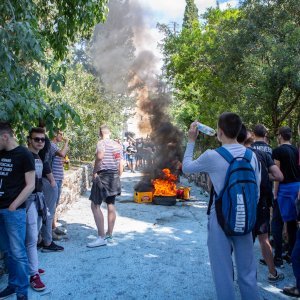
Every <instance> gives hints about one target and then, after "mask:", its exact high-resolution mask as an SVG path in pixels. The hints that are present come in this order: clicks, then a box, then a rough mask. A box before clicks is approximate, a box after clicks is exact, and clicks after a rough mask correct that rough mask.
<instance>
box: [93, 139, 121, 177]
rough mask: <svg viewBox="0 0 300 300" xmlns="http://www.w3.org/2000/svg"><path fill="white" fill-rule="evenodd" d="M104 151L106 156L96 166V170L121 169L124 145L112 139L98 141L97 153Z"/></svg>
mask: <svg viewBox="0 0 300 300" xmlns="http://www.w3.org/2000/svg"><path fill="white" fill-rule="evenodd" d="M98 152H104V157H103V159H102V160H101V161H99V162H98V164H97V165H96V166H95V172H99V171H103V170H113V171H117V170H119V163H120V159H122V154H123V153H122V152H123V151H122V146H121V145H120V144H118V143H117V142H115V141H114V140H111V139H105V140H101V141H99V142H98V144H97V147H96V154H97V153H98Z"/></svg>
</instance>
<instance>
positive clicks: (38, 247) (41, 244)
mask: <svg viewBox="0 0 300 300" xmlns="http://www.w3.org/2000/svg"><path fill="white" fill-rule="evenodd" d="M36 247H37V249H38V250H40V249H41V248H43V247H44V242H43V240H41V241H40V242H39V243H37V245H36Z"/></svg>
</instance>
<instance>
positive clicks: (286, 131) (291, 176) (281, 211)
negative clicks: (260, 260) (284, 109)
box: [272, 127, 300, 262]
mask: <svg viewBox="0 0 300 300" xmlns="http://www.w3.org/2000/svg"><path fill="white" fill-rule="evenodd" d="M291 137H292V131H291V129H290V128H289V127H281V128H280V129H279V131H278V135H277V139H278V142H279V144H280V146H279V147H277V148H276V149H274V151H273V159H274V161H275V163H276V165H277V166H278V167H279V168H280V170H281V172H282V173H283V176H284V180H283V181H282V182H280V183H278V182H275V184H274V206H273V219H272V231H273V237H274V244H275V258H278V259H282V229H283V222H286V224H287V233H288V244H289V249H288V253H287V255H286V256H285V257H283V258H285V259H286V261H287V262H290V256H291V253H292V251H293V247H294V244H295V240H296V232H297V221H296V219H297V213H296V206H295V200H296V198H297V194H298V191H299V187H300V169H299V152H298V149H297V148H296V147H295V146H293V145H292V144H291V142H290V140H291Z"/></svg>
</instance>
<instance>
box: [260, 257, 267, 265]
mask: <svg viewBox="0 0 300 300" xmlns="http://www.w3.org/2000/svg"><path fill="white" fill-rule="evenodd" d="M259 263H260V264H261V265H263V266H266V265H267V263H266V261H265V260H264V259H263V258H261V259H260V260H259Z"/></svg>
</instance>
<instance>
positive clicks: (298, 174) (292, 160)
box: [273, 144, 300, 183]
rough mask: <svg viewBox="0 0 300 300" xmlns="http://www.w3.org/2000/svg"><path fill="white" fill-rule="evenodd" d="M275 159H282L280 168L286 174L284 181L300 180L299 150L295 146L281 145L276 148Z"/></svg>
mask: <svg viewBox="0 0 300 300" xmlns="http://www.w3.org/2000/svg"><path fill="white" fill-rule="evenodd" d="M273 159H276V160H278V161H280V170H281V172H282V174H283V176H284V180H283V181H282V183H291V182H299V181H300V167H299V152H298V149H297V148H296V147H295V146H293V145H287V144H283V145H280V146H279V147H277V148H276V149H274V151H273Z"/></svg>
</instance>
